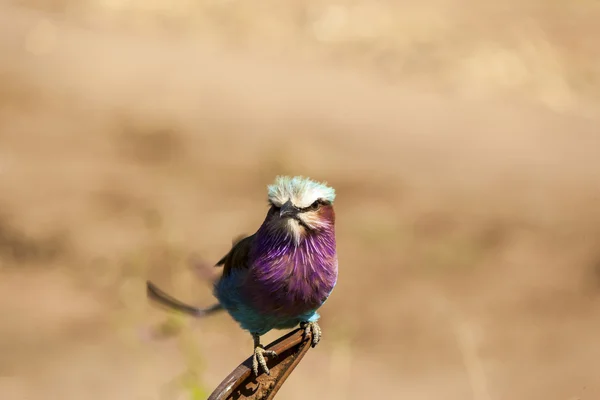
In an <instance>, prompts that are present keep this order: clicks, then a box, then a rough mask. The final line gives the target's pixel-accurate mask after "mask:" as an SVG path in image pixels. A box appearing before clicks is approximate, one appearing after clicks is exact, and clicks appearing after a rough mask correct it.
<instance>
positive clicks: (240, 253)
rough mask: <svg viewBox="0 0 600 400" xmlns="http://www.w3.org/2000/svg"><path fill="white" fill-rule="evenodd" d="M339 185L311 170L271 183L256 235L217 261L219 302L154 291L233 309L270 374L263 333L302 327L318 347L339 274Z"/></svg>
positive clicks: (192, 310)
mask: <svg viewBox="0 0 600 400" xmlns="http://www.w3.org/2000/svg"><path fill="white" fill-rule="evenodd" d="M335 197H336V192H335V189H334V188H333V187H331V186H329V185H328V184H327V183H326V182H318V181H315V180H313V179H311V178H308V177H304V176H277V177H276V178H275V181H274V182H273V183H272V184H269V185H267V200H268V207H269V208H268V211H267V213H266V216H265V219H264V221H263V223H262V224H261V225H260V227H259V228H258V229H257V230H256V232H255V233H254V234H252V235H249V236H246V235H243V236H241V237H239V238H238V239H236V240H234V241H233V242H232V247H231V249H230V251H229V252H228V253H227V254H225V255H224V256H223V257H222V258H221V259H220V260H219V261H218V262H217V263H216V264H215V267H221V268H222V272H221V274H220V276H219V277H218V278H217V279H216V280H215V282H214V285H213V295H214V296H215V298H216V300H217V303H216V304H214V305H212V306H210V307H207V308H197V307H193V306H190V305H187V304H185V303H183V302H181V301H179V300H177V299H176V298H174V297H171V296H170V295H168V294H167V293H165V292H163V291H162V290H160V289H159V288H158V287H157V286H156V285H154V284H153V283H152V282H151V281H147V293H148V296H149V297H150V298H151V299H153V300H155V301H158V302H160V303H162V304H163V305H166V306H168V307H171V308H174V309H176V310H179V311H181V312H184V313H187V314H190V315H194V316H197V317H204V316H208V315H212V314H213V313H216V312H218V311H223V310H224V311H226V312H228V313H229V315H230V316H231V317H232V318H233V319H234V320H235V321H236V322H237V323H238V324H239V326H240V327H241V328H242V329H243V330H245V331H248V332H249V333H250V334H251V335H252V338H253V342H254V352H253V356H252V370H253V372H254V374H255V375H256V376H258V375H259V366H260V367H261V368H262V370H263V371H264V372H265V373H266V374H267V375H270V371H269V368H268V367H267V363H266V359H265V357H267V358H271V357H273V358H275V357H277V354H276V353H275V352H273V351H271V350H266V349H265V348H264V346H263V345H262V344H261V342H260V337H261V336H263V335H265V334H266V333H267V332H269V331H271V330H273V329H276V330H282V329H291V328H294V327H296V326H300V327H301V328H302V329H303V334H304V336H305V339H308V337H309V336H310V337H311V346H312V347H315V346H316V345H317V344H318V343H319V342H320V340H321V336H322V331H321V328H320V326H319V323H318V321H319V319H320V314H319V313H318V310H319V309H320V307H321V306H323V304H324V303H325V302H326V301H327V299H328V298H329V297H330V295H331V293H332V291H333V289H334V287H335V286H336V284H337V279H338V257H337V248H336V236H335V211H334V208H333V203H334V200H335Z"/></svg>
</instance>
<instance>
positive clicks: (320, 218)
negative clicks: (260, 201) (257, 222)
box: [267, 176, 335, 242]
mask: <svg viewBox="0 0 600 400" xmlns="http://www.w3.org/2000/svg"><path fill="white" fill-rule="evenodd" d="M268 199H269V205H270V207H271V208H270V210H269V214H268V215H267V220H268V223H269V225H270V226H271V227H272V228H274V229H282V230H283V229H284V230H286V232H287V233H289V234H291V235H292V236H293V237H294V238H295V239H296V241H297V242H298V241H300V240H301V239H302V238H303V237H305V236H306V235H308V234H310V233H318V232H320V231H323V230H326V229H333V226H334V224H335V213H334V211H333V201H334V199H335V190H334V189H333V188H332V187H329V186H327V185H326V184H325V183H320V182H316V181H313V180H311V179H309V178H304V177H301V176H295V177H288V176H278V177H277V178H276V179H275V182H274V183H273V184H271V185H269V186H268Z"/></svg>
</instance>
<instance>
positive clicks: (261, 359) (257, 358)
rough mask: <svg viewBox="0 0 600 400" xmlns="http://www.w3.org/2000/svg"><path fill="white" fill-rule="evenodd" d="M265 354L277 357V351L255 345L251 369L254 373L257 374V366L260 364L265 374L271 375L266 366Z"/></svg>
mask: <svg viewBox="0 0 600 400" xmlns="http://www.w3.org/2000/svg"><path fill="white" fill-rule="evenodd" d="M265 356H267V357H277V353H275V352H274V351H273V350H265V349H264V347H262V346H256V347H255V348H254V356H253V357H252V371H254V375H256V376H258V366H259V365H260V366H261V368H262V369H263V371H265V374H267V375H271V372H270V371H269V368H267V361H266V360H265Z"/></svg>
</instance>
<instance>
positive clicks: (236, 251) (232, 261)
mask: <svg viewBox="0 0 600 400" xmlns="http://www.w3.org/2000/svg"><path fill="white" fill-rule="evenodd" d="M253 241H254V235H250V236H248V237H245V238H243V239H241V240H238V241H237V242H234V244H233V246H232V248H231V250H230V251H229V253H227V254H225V255H224V256H223V258H221V259H220V260H219V261H218V262H217V264H216V265H215V266H217V267H219V266H223V276H227V275H228V274H229V273H230V272H231V270H232V269H236V268H248V254H249V253H250V249H251V248H252V243H253Z"/></svg>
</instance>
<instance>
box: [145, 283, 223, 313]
mask: <svg viewBox="0 0 600 400" xmlns="http://www.w3.org/2000/svg"><path fill="white" fill-rule="evenodd" d="M146 294H147V295H148V298H149V299H151V300H154V301H156V302H157V303H159V304H161V305H163V306H166V307H168V308H171V309H173V310H177V311H181V312H183V313H186V314H189V315H192V316H194V317H205V316H208V315H211V314H214V313H215V312H217V311H219V310H222V309H223V307H222V306H221V305H220V304H219V303H217V304H214V305H212V306H210V307H208V308H197V307H193V306H190V305H188V304H185V303H183V302H181V301H179V300H177V299H176V298H174V297H171V296H169V295H168V294H167V293H165V292H163V291H162V290H160V289H159V288H158V287H157V286H156V285H155V284H154V283H152V282H150V281H147V282H146Z"/></svg>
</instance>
